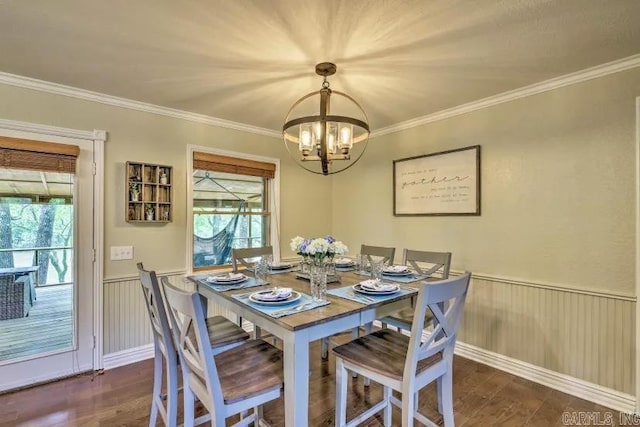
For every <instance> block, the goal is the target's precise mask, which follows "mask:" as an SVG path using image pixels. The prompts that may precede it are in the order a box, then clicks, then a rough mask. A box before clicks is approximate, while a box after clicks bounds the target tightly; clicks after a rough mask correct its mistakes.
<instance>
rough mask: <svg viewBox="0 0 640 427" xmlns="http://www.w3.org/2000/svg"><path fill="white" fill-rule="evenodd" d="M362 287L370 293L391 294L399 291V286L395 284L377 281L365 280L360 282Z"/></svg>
mask: <svg viewBox="0 0 640 427" xmlns="http://www.w3.org/2000/svg"><path fill="white" fill-rule="evenodd" d="M360 287H361V288H364V289H366V290H368V291H376V292H390V291H394V290H396V289H398V285H395V284H393V283H383V282H381V281H379V280H376V279H370V280H365V281H363V282H360Z"/></svg>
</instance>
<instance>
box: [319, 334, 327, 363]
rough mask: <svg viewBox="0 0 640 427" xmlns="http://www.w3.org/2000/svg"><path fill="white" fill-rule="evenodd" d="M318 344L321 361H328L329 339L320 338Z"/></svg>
mask: <svg viewBox="0 0 640 427" xmlns="http://www.w3.org/2000/svg"><path fill="white" fill-rule="evenodd" d="M320 343H321V344H322V351H321V356H322V360H327V359H329V338H322V340H320Z"/></svg>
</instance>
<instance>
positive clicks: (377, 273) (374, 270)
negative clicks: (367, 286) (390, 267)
mask: <svg viewBox="0 0 640 427" xmlns="http://www.w3.org/2000/svg"><path fill="white" fill-rule="evenodd" d="M383 268H384V258H372V259H371V278H372V279H376V280H378V281H380V280H382V269H383Z"/></svg>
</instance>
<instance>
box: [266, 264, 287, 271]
mask: <svg viewBox="0 0 640 427" xmlns="http://www.w3.org/2000/svg"><path fill="white" fill-rule="evenodd" d="M291 267H292V265H291V264H271V269H272V270H286V269H288V268H291Z"/></svg>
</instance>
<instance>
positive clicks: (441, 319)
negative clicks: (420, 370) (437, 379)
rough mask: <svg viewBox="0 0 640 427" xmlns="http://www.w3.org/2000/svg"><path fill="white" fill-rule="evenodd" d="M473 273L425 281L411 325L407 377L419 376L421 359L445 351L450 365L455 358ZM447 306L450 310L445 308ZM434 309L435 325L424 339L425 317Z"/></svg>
mask: <svg viewBox="0 0 640 427" xmlns="http://www.w3.org/2000/svg"><path fill="white" fill-rule="evenodd" d="M470 280H471V273H469V272H465V273H464V274H463V275H462V276H460V277H456V278H453V279H447V280H443V281H439V282H422V284H421V286H420V288H419V289H418V298H417V302H416V307H415V313H414V316H413V324H412V326H411V338H410V341H409V348H408V354H407V359H406V362H405V367H404V378H415V377H416V369H417V365H418V362H419V361H421V360H423V359H427V358H429V357H431V356H433V355H435V354H438V353H441V354H442V358H443V359H444V360H445V361H446V363H447V365H448V366H449V367H450V366H451V365H450V363H451V362H452V360H453V350H454V348H455V344H456V339H457V334H458V327H459V326H460V320H461V319H462V312H463V309H464V303H465V300H466V297H467V291H468V289H469V282H470ZM443 306H446V307H447V308H446V309H443V308H442V307H443ZM427 310H430V311H431V313H432V314H433V318H434V328H433V330H432V331H430V332H428V336H427V339H426V340H424V341H422V335H423V333H424V332H425V331H426V330H425V329H424V327H425V324H424V319H425V315H426V313H427Z"/></svg>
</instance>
